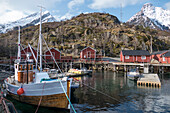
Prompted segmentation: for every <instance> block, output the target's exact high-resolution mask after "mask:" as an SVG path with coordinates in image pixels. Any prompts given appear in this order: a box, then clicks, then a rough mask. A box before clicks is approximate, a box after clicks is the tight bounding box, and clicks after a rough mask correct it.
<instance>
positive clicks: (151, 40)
mask: <svg viewBox="0 0 170 113" xmlns="http://www.w3.org/2000/svg"><path fill="white" fill-rule="evenodd" d="M150 50H151V53H152V52H153V50H152V36H151V46H150Z"/></svg>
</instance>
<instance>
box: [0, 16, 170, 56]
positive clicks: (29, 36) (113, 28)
mask: <svg viewBox="0 0 170 113" xmlns="http://www.w3.org/2000/svg"><path fill="white" fill-rule="evenodd" d="M163 34H164V35H163ZM42 35H43V37H44V38H45V40H46V41H47V43H48V45H49V46H50V47H55V48H58V49H59V50H60V51H61V52H62V54H64V55H73V56H76V55H79V54H80V51H81V49H83V48H84V47H87V46H91V47H93V48H95V49H96V50H97V53H98V54H104V53H105V54H106V55H107V56H118V55H119V53H120V50H121V49H146V50H149V49H150V47H149V46H150V38H151V37H152V38H153V49H154V50H161V49H167V48H169V44H170V43H169V41H167V40H166V41H162V39H164V37H166V39H167V38H169V35H168V33H166V32H165V31H158V30H152V29H149V28H143V27H142V26H132V25H131V26H130V25H128V24H123V25H120V21H119V20H118V19H117V17H115V16H113V15H110V14H106V13H89V14H80V15H78V16H76V17H73V18H72V19H70V20H66V21H61V22H50V23H44V24H43V25H42ZM17 36H18V32H17V31H16V30H13V31H10V32H8V33H6V34H1V35H0V40H2V41H1V42H0V44H1V47H4V48H5V50H6V49H10V48H16V46H15V47H11V46H10V45H9V43H6V42H11V45H16V43H17ZM38 36H39V26H31V27H27V28H23V29H21V43H22V44H23V45H27V44H28V43H30V44H31V45H32V46H33V47H35V48H36V47H37V42H38V40H37V39H38ZM159 36H161V40H160V39H159ZM6 40H7V41H6ZM3 43H6V44H3ZM1 51H2V50H0V53H1V54H0V56H1V57H2V56H9V54H8V53H9V51H5V54H2V52H1ZM11 51H13V52H12V53H13V55H12V56H14V55H15V54H14V53H16V54H17V52H16V49H11Z"/></svg>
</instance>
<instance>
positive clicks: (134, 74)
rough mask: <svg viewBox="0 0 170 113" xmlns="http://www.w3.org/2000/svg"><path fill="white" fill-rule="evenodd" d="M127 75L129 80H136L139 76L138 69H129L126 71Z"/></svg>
mask: <svg viewBox="0 0 170 113" xmlns="http://www.w3.org/2000/svg"><path fill="white" fill-rule="evenodd" d="M127 77H128V78H129V79H130V80H137V79H138V78H139V77H140V73H139V71H138V69H131V70H130V71H129V72H127Z"/></svg>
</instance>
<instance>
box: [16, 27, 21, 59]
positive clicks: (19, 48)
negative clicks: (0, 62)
mask: <svg viewBox="0 0 170 113" xmlns="http://www.w3.org/2000/svg"><path fill="white" fill-rule="evenodd" d="M17 59H18V60H19V61H20V60H21V45H20V26H18V56H17Z"/></svg>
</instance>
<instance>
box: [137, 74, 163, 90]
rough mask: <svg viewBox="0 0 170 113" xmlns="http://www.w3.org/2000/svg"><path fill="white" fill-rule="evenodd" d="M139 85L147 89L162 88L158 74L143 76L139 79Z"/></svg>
mask: <svg viewBox="0 0 170 113" xmlns="http://www.w3.org/2000/svg"><path fill="white" fill-rule="evenodd" d="M137 85H138V86H145V87H161V82H160V80H159V77H158V74H154V73H146V74H142V76H141V77H140V78H139V79H138V81H137Z"/></svg>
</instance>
